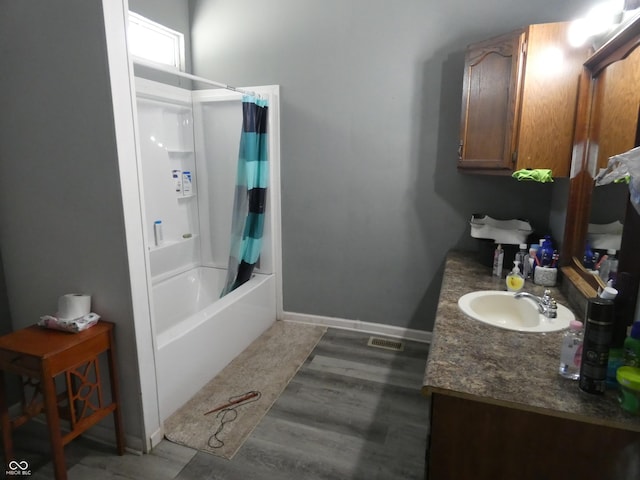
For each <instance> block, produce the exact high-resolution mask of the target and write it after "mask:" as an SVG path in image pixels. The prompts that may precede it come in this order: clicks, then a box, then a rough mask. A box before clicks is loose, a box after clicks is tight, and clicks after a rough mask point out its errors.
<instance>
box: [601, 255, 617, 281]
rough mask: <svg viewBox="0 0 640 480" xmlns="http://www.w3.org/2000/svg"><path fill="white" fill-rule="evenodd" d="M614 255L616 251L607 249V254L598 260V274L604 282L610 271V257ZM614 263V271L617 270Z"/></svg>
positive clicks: (607, 278)
mask: <svg viewBox="0 0 640 480" xmlns="http://www.w3.org/2000/svg"><path fill="white" fill-rule="evenodd" d="M615 256H616V251H615V250H613V249H609V250H607V254H606V255H603V256H602V259H601V260H600V268H599V269H598V275H600V278H601V279H602V281H603V282H604V283H607V282H608V281H609V274H610V273H611V259H612V258H614V257H615ZM615 265H616V272H617V270H618V265H617V263H616V264H615Z"/></svg>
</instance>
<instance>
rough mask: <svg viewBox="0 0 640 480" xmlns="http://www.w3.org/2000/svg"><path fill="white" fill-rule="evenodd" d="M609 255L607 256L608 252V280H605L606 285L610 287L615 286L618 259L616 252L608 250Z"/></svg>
mask: <svg viewBox="0 0 640 480" xmlns="http://www.w3.org/2000/svg"><path fill="white" fill-rule="evenodd" d="M610 252H611V255H609V251H608V252H607V255H609V278H608V280H607V285H609V284H611V285H609V286H610V287H615V286H616V281H617V279H618V257H616V254H617V253H618V252H617V251H616V250H613V249H612V250H610Z"/></svg>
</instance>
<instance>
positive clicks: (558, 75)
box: [458, 22, 589, 177]
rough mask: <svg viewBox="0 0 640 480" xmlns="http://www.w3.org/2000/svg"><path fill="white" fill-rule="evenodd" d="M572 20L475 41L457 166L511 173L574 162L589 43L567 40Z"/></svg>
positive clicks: (558, 172) (559, 173)
mask: <svg viewBox="0 0 640 480" xmlns="http://www.w3.org/2000/svg"><path fill="white" fill-rule="evenodd" d="M568 27H569V22H562V23H548V24H540V25H530V26H528V27H527V28H524V29H522V30H517V31H515V32H511V33H508V34H505V35H501V36H499V37H495V38H492V39H489V40H486V41H483V42H480V43H476V44H473V45H470V46H469V48H468V50H467V55H466V61H465V69H464V80H463V91H462V118H461V129H460V147H459V151H458V157H459V158H458V168H459V169H460V170H461V171H467V172H472V173H491V174H504V175H509V174H511V173H512V172H513V171H515V170H520V169H523V168H550V169H551V170H552V171H553V176H554V177H566V176H568V175H569V171H570V167H571V154H572V150H573V137H574V125H575V122H576V108H577V101H578V85H579V77H580V74H581V72H582V69H583V63H584V61H585V60H586V58H587V57H588V53H589V51H588V49H587V48H586V47H581V48H572V47H570V46H569V44H568V42H567V30H568Z"/></svg>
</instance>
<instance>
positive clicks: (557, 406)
mask: <svg viewBox="0 0 640 480" xmlns="http://www.w3.org/2000/svg"><path fill="white" fill-rule="evenodd" d="M477 290H506V286H505V283H504V279H498V278H495V277H492V276H491V268H490V267H487V266H484V265H481V264H480V263H479V262H478V260H477V256H476V255H474V254H473V253H463V252H450V253H449V254H448V255H447V259H446V264H445V270H444V276H443V279H442V287H441V290H440V300H439V304H438V311H437V313H436V321H435V325H434V329H433V339H432V343H431V348H430V350H429V358H428V360H427V366H426V370H425V376H424V382H423V389H422V390H423V393H425V394H426V395H429V394H430V393H447V394H451V395H456V396H462V397H465V398H470V399H474V400H479V401H484V402H488V403H494V404H498V405H503V406H508V407H514V408H519V409H523V410H528V411H534V412H538V413H543V414H546V415H553V416H558V417H563V418H570V419H575V420H580V421H585V422H589V423H594V424H599V425H607V426H613V427H617V428H624V429H627V430H634V431H638V432H640V417H634V416H632V415H630V414H628V413H627V412H625V411H624V410H622V409H621V408H620V407H619V405H618V401H617V393H616V392H615V391H607V392H606V394H605V395H604V396H600V395H592V394H588V393H585V392H583V391H581V390H580V389H579V388H578V382H577V381H574V380H569V379H565V378H562V377H561V376H560V375H558V366H559V362H560V345H561V340H562V335H563V333H564V332H563V331H560V332H550V333H543V334H540V333H520V332H515V331H510V330H504V329H501V328H497V327H494V326H491V325H487V324H484V323H482V322H479V321H476V320H473V319H472V318H470V317H468V316H466V315H465V314H464V313H462V311H461V310H460V309H459V308H458V298H459V297H460V296H462V295H464V294H466V293H469V292H473V291H477ZM524 291H528V292H531V293H534V294H536V295H541V294H542V291H543V287H540V286H538V285H535V284H533V282H529V281H527V283H526V284H525V287H524ZM551 291H552V295H553V296H554V298H555V299H556V300H557V301H558V303H561V304H563V305H565V306H567V307H570V305H569V304H568V302H567V300H566V298H565V297H564V296H563V294H562V293H561V292H560V291H559V290H558V289H556V288H552V289H551Z"/></svg>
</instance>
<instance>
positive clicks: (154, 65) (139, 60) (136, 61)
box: [133, 57, 260, 98]
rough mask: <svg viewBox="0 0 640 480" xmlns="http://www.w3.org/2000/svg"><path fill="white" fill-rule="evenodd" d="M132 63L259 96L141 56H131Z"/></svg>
mask: <svg viewBox="0 0 640 480" xmlns="http://www.w3.org/2000/svg"><path fill="white" fill-rule="evenodd" d="M133 63H134V64H135V65H140V66H143V67H148V68H152V69H154V70H159V71H161V72H164V73H170V74H172V75H177V76H178V77H183V78H188V79H189V80H194V81H196V82H200V83H205V84H207V85H212V86H214V87H218V88H225V89H227V90H231V91H234V92H238V93H243V94H245V95H251V96H252V97H258V98H260V95H257V94H256V93H254V92H252V91H251V90H245V89H244V88H238V87H232V86H231V85H227V84H225V83H220V82H214V81H213V80H209V79H207V78H203V77H198V76H196V75H191V74H190V73H186V72H181V71H179V70H175V69H173V68H170V67H165V66H164V65H158V64H157V63H154V62H150V61H148V60H143V59H142V58H138V57H133Z"/></svg>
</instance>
